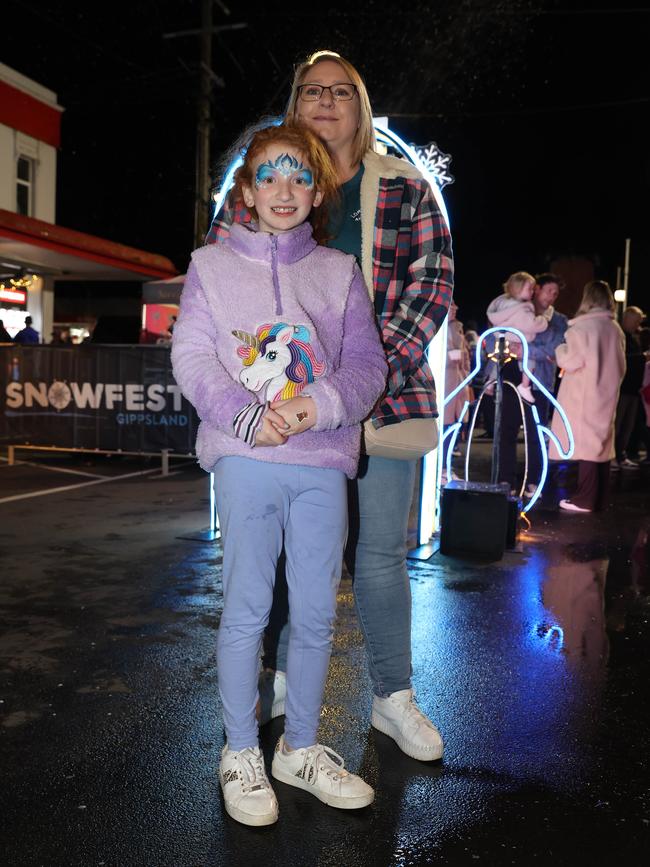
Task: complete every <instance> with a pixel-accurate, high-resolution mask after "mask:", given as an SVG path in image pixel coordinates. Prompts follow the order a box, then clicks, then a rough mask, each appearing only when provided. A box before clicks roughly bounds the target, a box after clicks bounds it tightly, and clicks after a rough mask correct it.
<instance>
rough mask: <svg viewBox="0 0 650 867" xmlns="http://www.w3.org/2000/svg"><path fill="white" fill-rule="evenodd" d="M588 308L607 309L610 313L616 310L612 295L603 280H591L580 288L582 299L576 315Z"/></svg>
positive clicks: (581, 313)
mask: <svg viewBox="0 0 650 867" xmlns="http://www.w3.org/2000/svg"><path fill="white" fill-rule="evenodd" d="M590 310H609V311H610V313H613V312H614V310H616V303H615V301H614V295H613V293H612V290H611V289H610V288H609V283H607V282H606V281H605V280H591V281H590V282H589V283H587V285H586V286H585V288H584V289H583V290H582V299H581V301H580V307H578V310H577V311H576V316H582V315H583V313H589V311H590Z"/></svg>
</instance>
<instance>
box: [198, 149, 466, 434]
mask: <svg viewBox="0 0 650 867" xmlns="http://www.w3.org/2000/svg"><path fill="white" fill-rule="evenodd" d="M363 163H364V176H363V180H362V184H361V222H362V262H361V266H362V270H363V274H364V277H365V279H366V283H367V284H368V285H369V287H370V294H371V296H372V297H373V298H374V304H375V312H376V314H377V323H378V327H379V330H380V333H381V337H382V341H383V344H384V348H385V350H386V356H387V360H388V365H389V375H388V382H387V388H386V392H385V394H384V395H383V397H382V398H380V400H379V401H378V403H377V405H376V406H375V409H374V410H373V413H372V421H373V424H374V426H375V427H381V426H382V425H385V424H395V423H396V422H399V421H403V420H404V419H408V418H431V417H432V416H433V417H435V416H437V415H438V411H437V407H436V394H435V383H434V381H433V376H432V373H431V370H430V368H429V365H428V362H427V359H426V349H427V347H428V345H429V343H430V342H431V340H432V339H433V337H434V335H435V333H436V331H437V330H438V328H439V327H440V326H441V325H442V323H443V321H444V318H445V316H446V315H447V311H448V309H449V304H450V302H451V298H452V291H453V259H452V247H451V237H450V235H449V230H448V228H447V224H446V222H445V219H444V217H443V215H442V213H441V211H440V208H439V207H438V204H437V202H436V199H435V196H434V195H433V193H432V191H431V188H430V187H429V184H428V183H427V181H425V180H424V178H423V177H422V176H421V175H420V174H419V172H418V171H417V170H416V169H415V168H414V167H413V166H412V165H411V164H410V163H407V162H405V161H404V160H400V159H398V158H396V157H386V156H381V155H379V154H376V153H374V152H373V151H370V152H369V153H368V154H367V155H366V157H365V158H364V160H363ZM248 221H250V215H249V214H248V211H247V210H246V208H245V207H243V206H239V207H238V206H236V205H235V204H234V203H233V202H232V201H231V199H230V197H229V198H228V199H227V200H226V202H225V204H224V206H223V208H222V209H221V211H220V212H219V213H218V214H216V215H215V217H214V220H213V222H212V226H211V228H210V231H209V233H208V235H207V237H206V243H208V244H212V243H218V242H220V241H222V240H223V239H225V238H227V237H228V234H229V230H230V226H231V224H232V223H233V222H244V223H245V222H248ZM364 224H365V226H364ZM364 228H365V231H364ZM364 241H365V243H364ZM332 246H336V245H335V244H333V245H332Z"/></svg>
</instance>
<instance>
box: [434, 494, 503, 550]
mask: <svg viewBox="0 0 650 867" xmlns="http://www.w3.org/2000/svg"><path fill="white" fill-rule="evenodd" d="M509 495H510V489H509V486H508V485H507V484H505V483H503V484H498V485H489V484H485V483H483V482H462V481H451V482H449V483H448V484H447V485H445V487H444V488H443V491H442V504H441V510H440V553H441V554H450V555H453V556H456V557H464V556H469V557H474V558H476V559H481V560H500V559H501V558H502V557H503V552H504V551H505V548H506V544H507V543H508V542H509V541H511V539H512V536H513V533H514V535H515V538H516V519H515V523H514V525H513V523H512V520H513V519H512V514H513V507H512V506H511V505H510V502H511V500H510V496H509ZM513 502H515V503H516V501H513ZM509 524H510V527H509ZM509 530H510V532H509ZM509 537H510V538H509ZM513 545H514V542H513Z"/></svg>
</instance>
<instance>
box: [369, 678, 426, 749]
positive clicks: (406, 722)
mask: <svg viewBox="0 0 650 867" xmlns="http://www.w3.org/2000/svg"><path fill="white" fill-rule="evenodd" d="M370 722H371V724H372V726H373V727H374V728H376V729H377V730H378V731H380V732H383V733H384V734H385V735H388V737H389V738H392V739H393V740H394V741H395V743H396V744H397V746H398V747H399V748H400V749H401V750H402V752H403V753H406V755H407V756H411V758H413V759H420V761H422V762H433V761H435V760H436V759H440V758H442V751H443V743H442V737H441V735H440V732H439V731H438V729H437V728H436V727H435V726H434V724H433V723H432V722H431V720H430V719H429V718H428V717H427V716H426V715H425V714H423V713H422V711H421V710H420V708H419V707H418V706H417V704H416V703H415V695H414V693H413V690H412V689H401V690H400V691H399V692H393V693H391V695H389V696H388V697H387V698H379V697H378V696H375V697H374V699H373V701H372V718H371V720H370Z"/></svg>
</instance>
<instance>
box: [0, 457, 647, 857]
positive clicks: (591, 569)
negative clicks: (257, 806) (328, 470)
mask: <svg viewBox="0 0 650 867" xmlns="http://www.w3.org/2000/svg"><path fill="white" fill-rule="evenodd" d="M30 461H31V462H32V463H33V464H36V466H31V465H19V466H16V467H7V466H6V465H4V466H3V465H0V499H2V498H4V497H9V496H12V495H16V494H20V493H33V492H38V491H40V490H42V489H43V488H45V487H50V488H51V487H52V486H54V485H61V484H66V485H69V484H72V485H75V484H77V483H82V482H84V477H81V476H65V477H62V476H61V475H60V474H57V473H54V472H52V471H49V470H45V469H43V467H42V466H38V465H39V464H43V463H44V464H47V465H48V466H52V465H55V466H57V465H58V466H59V467H67V468H73V469H75V470H76V471H77V472H79V471H82V472H88V473H91V474H99V475H105V474H108V475H119V474H121V473H127V472H141V471H143V470H150V472H148V474H146V475H142V476H132V477H131V478H125V479H123V480H114V481H111V482H110V483H106V484H97V485H91V486H88V487H80V488H71V489H69V490H68V491H64V492H59V493H55V494H51V495H48V496H39V497H34V498H29V499H22V500H12V501H9V502H4V503H0V558H1V559H0V568H1V575H2V578H1V580H0V701H1V702H2V703H1V704H0V751H1V756H0V759H1V764H0V769H1V774H2V776H1V785H0V792H1V795H0V800H1V811H0V823H1V834H2V837H1V841H2V842H1V848H0V863H1V864H2V865H3V867H5V865H6V867H23V865H24V867H36V865H43V867H58V865H64V867H99V865H106V867H204V865H205V867H208V865H243V867H247V865H308V867H311V865H314V867H316V865H318V867H347V865H368V867H371V865H372V867H374V865H377V867H384V865H386V867H388V865H424V864H440V865H445V864H449V865H476V864H479V865H480V864H484V865H489V867H500V865H530V864H542V863H544V864H553V865H582V864H585V865H586V864H589V865H596V867H598V865H601V864H609V863H611V862H615V863H616V864H617V865H621V867H628V865H632V867H636V865H642V864H643V865H645V864H647V863H649V855H650V840H649V837H650V825H649V822H650V795H649V794H648V776H649V775H648V752H649V747H650V726H649V722H650V719H649V717H650V714H649V712H648V699H647V697H648V682H649V679H650V678H649V675H650V654H649V651H650V626H649V624H648V621H649V619H650V575H649V572H648V569H649V567H648V532H649V529H650V515H649V510H648V501H649V498H648V486H649V484H650V473H648V472H647V471H644V472H643V473H638V474H634V475H633V474H631V473H630V474H626V475H624V477H623V478H622V479H618V480H616V483H615V490H614V496H613V504H614V505H613V506H612V508H610V510H609V511H608V512H606V513H605V514H603V515H600V516H597V515H596V516H591V515H587V516H575V515H566V514H558V513H557V512H556V511H553V510H539V511H537V513H536V515H534V517H533V527H532V530H531V532H530V533H529V534H528V535H527V536H526V537H524V538H522V540H521V542H520V545H519V548H520V550H518V551H511V552H508V553H507V554H506V556H505V557H504V559H503V560H502V561H501V562H499V563H496V564H481V563H468V562H463V561H461V560H458V559H450V558H445V557H443V556H441V555H440V554H436V555H434V557H433V558H432V559H431V560H430V561H428V562H426V563H412V566H411V578H412V582H411V583H412V591H413V639H414V670H415V673H414V681H415V686H416V689H417V693H418V699H419V702H420V704H421V706H422V707H423V708H424V709H425V710H426V711H427V712H428V713H429V715H430V716H431V717H432V718H433V719H434V720H435V721H436V723H437V724H438V726H439V727H440V729H441V731H442V732H443V735H444V737H445V743H446V753H445V758H444V760H443V762H442V763H438V764H433V765H427V764H423V763H420V762H416V761H414V760H411V759H409V758H408V757H406V756H404V755H403V754H401V753H400V752H399V750H398V749H397V747H396V746H395V745H394V744H393V742H392V741H391V740H389V739H388V738H386V737H384V736H383V735H380V734H379V733H375V732H374V731H373V730H372V729H371V728H370V726H369V716H370V687H369V681H368V678H367V674H366V670H365V662H364V653H363V646H362V640H361V635H360V633H359V631H358V628H357V624H356V618H355V613H354V608H353V604H352V588H351V584H350V581H349V579H346V580H344V581H343V583H342V585H341V591H340V597H339V619H338V624H337V631H336V639H335V648H334V653H333V657H332V664H331V669H330V677H329V680H328V685H327V692H326V696H325V706H324V709H323V715H322V726H321V740H322V741H323V742H325V743H327V744H329V745H331V746H332V747H334V748H335V749H336V750H337V751H338V752H340V753H341V754H342V755H343V756H345V758H346V762H347V765H348V766H349V767H350V768H351V769H352V770H354V771H359V772H360V773H361V774H362V775H363V776H364V778H365V779H366V780H367V781H368V782H369V783H371V785H373V786H374V787H375V788H376V791H377V797H376V801H375V803H374V804H373V805H372V806H371V807H369V808H367V809H365V810H362V811H358V812H349V813H347V812H343V811H337V810H334V809H331V808H328V807H326V806H324V805H322V804H320V802H317V801H316V800H315V799H313V798H312V797H311V796H309V795H308V794H306V793H302V792H298V791H297V790H294V789H289V788H287V787H285V786H283V785H282V784H280V783H276V784H275V787H276V791H277V794H278V798H279V802H280V821H279V822H278V823H277V825H275V826H273V827H271V828H267V829H249V828H245V827H243V826H241V825H238V824H237V823H235V822H233V821H232V820H230V819H229V818H228V817H226V816H225V815H224V812H223V808H222V804H221V797H220V793H219V786H218V782H217V779H216V773H215V771H216V767H217V764H218V757H219V753H220V750H221V747H222V745H223V730H222V726H221V722H220V720H221V712H220V706H219V699H218V695H217V672H216V664H215V636H216V630H217V627H218V620H219V611H220V606H221V583H220V562H221V561H220V551H219V546H218V545H217V544H215V543H202V542H196V541H188V540H186V539H181V538H179V537H181V536H184V535H186V534H188V533H192V532H194V531H197V530H201V529H204V528H205V526H206V523H207V482H206V477H205V476H204V474H202V473H201V472H200V471H198V470H197V469H196V468H195V467H194V466H192V465H191V464H188V463H184V464H180V465H178V466H174V470H175V471H177V474H176V475H173V476H170V477H169V478H166V479H165V478H160V477H159V476H158V474H157V472H156V471H154V470H155V464H151V465H144V464H143V463H139V464H138V463H133V462H131V463H130V462H128V461H125V460H122V461H117V462H116V461H106V460H102V459H94V460H93V461H92V462H91V461H88V462H82V461H80V460H77V461H76V462H74V461H67V462H65V461H62V460H60V461H59V462H57V463H55V462H54V461H52V460H47V459H44V458H41V459H37V458H30ZM87 480H88V481H89V480H90V477H88V479H87ZM281 731H282V719H279V720H274V721H273V722H272V723H271V724H270V725H269V726H267V727H266V728H265V729H264V730H263V736H262V744H263V748H264V750H265V753H266V756H267V759H268V760H269V764H270V757H271V753H272V749H273V747H274V745H275V741H276V740H277V738H278V736H279V734H280V733H281Z"/></svg>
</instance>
